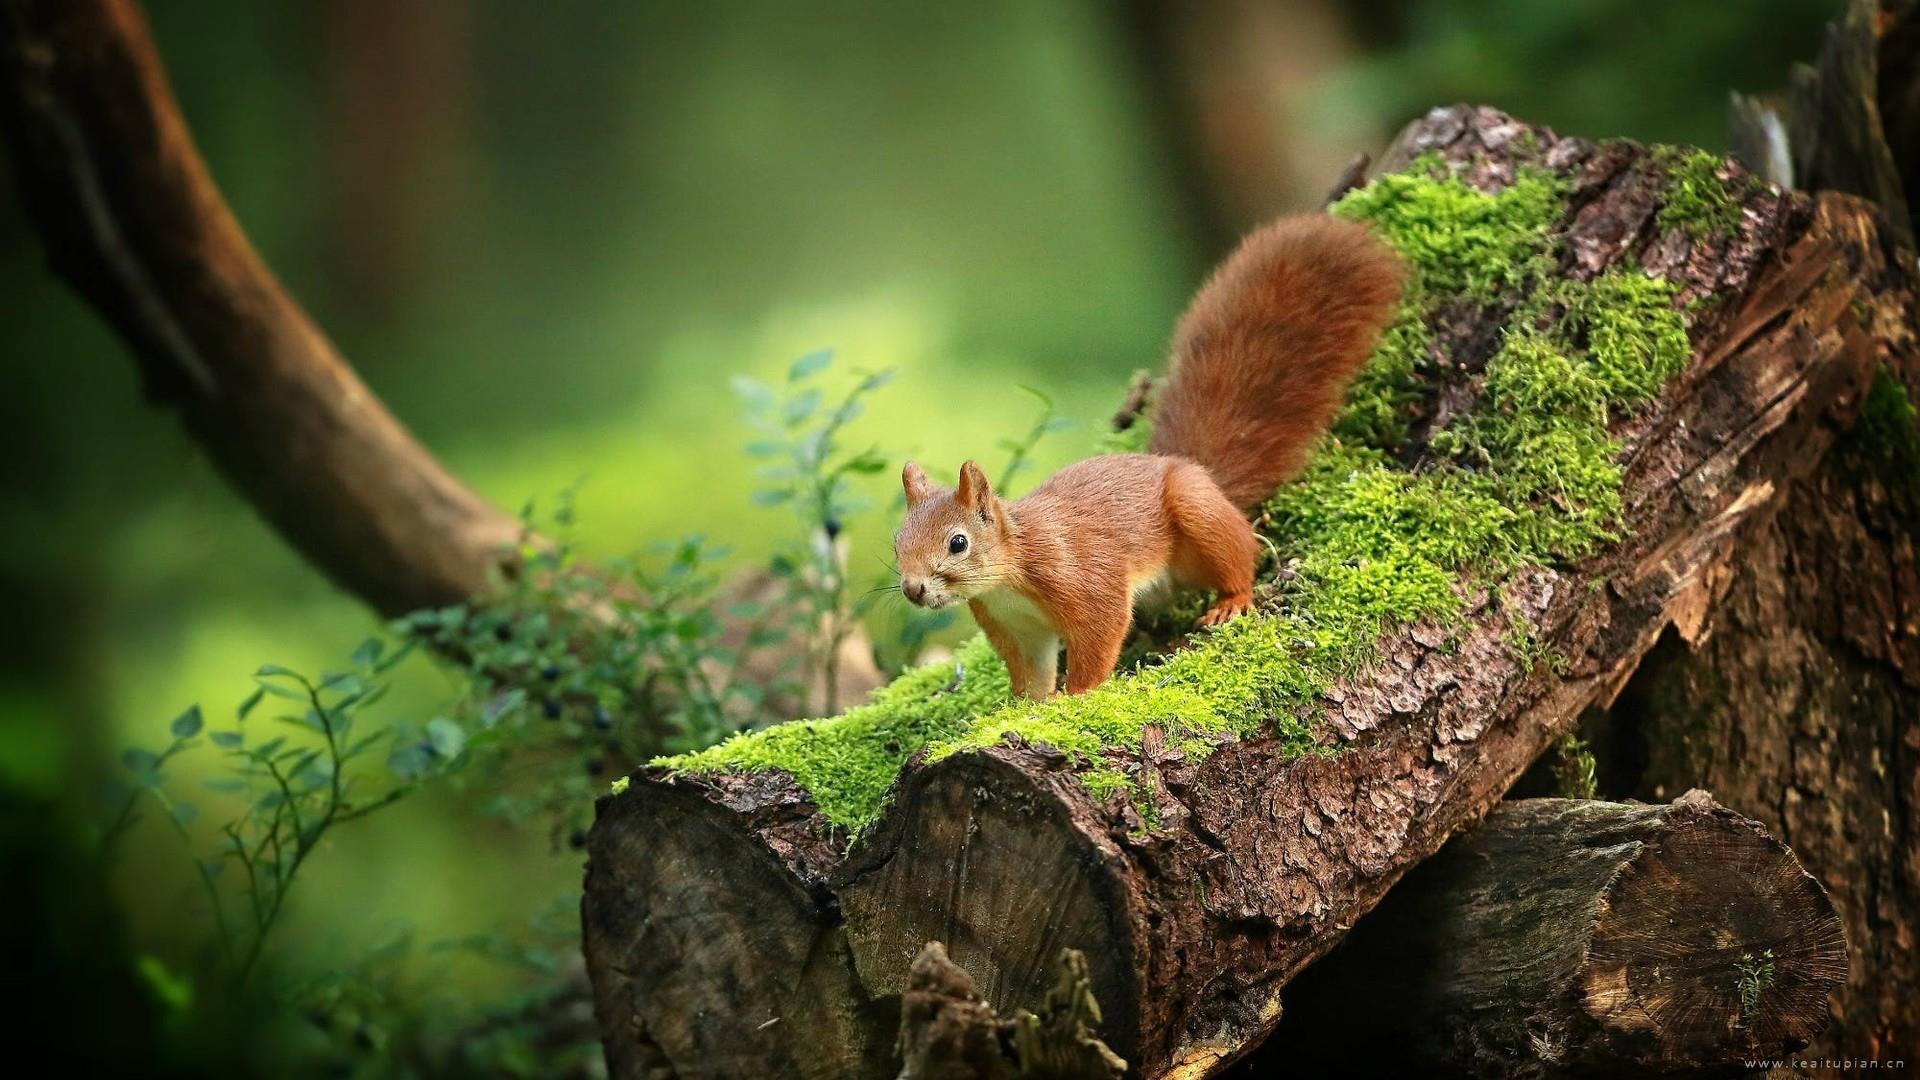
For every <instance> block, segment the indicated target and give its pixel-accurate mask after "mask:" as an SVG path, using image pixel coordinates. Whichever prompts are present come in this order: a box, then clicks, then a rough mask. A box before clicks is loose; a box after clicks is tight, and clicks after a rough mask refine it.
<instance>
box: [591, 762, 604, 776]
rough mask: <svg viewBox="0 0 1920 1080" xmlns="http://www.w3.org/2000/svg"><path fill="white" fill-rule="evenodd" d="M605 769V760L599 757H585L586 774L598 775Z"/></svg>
mask: <svg viewBox="0 0 1920 1080" xmlns="http://www.w3.org/2000/svg"><path fill="white" fill-rule="evenodd" d="M606 771H607V763H606V762H604V761H601V760H600V759H599V758H588V759H587V775H588V776H599V775H600V774H601V773H603V772H606Z"/></svg>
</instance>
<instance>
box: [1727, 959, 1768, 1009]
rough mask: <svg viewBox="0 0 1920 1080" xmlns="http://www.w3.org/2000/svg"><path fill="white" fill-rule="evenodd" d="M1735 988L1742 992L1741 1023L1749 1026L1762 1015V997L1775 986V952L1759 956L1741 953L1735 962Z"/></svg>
mask: <svg viewBox="0 0 1920 1080" xmlns="http://www.w3.org/2000/svg"><path fill="white" fill-rule="evenodd" d="M1734 970H1735V972H1737V974H1736V975H1735V977H1734V987H1735V988H1736V989H1738V990H1739V991H1740V1023H1741V1025H1742V1026H1749V1025H1751V1024H1752V1023H1753V1021H1754V1018H1755V1017H1757V1016H1758V1015H1759V1013H1760V995H1761V994H1764V993H1766V991H1767V990H1768V988H1770V987H1772V986H1773V950H1772V949H1767V950H1765V951H1763V952H1762V953H1761V954H1760V955H1759V956H1757V957H1756V956H1754V955H1753V954H1752V953H1741V954H1740V959H1738V960H1736V961H1734Z"/></svg>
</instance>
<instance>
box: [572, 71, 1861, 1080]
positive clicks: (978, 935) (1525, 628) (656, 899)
mask: <svg viewBox="0 0 1920 1080" xmlns="http://www.w3.org/2000/svg"><path fill="white" fill-rule="evenodd" d="M1382 168H1383V169H1384V170H1386V171H1387V172H1388V173H1395V171H1396V170H1398V172H1397V176H1396V175H1387V176H1379V177H1376V178H1375V179H1374V180H1373V181H1372V182H1371V183H1370V184H1369V185H1368V186H1367V187H1364V188H1361V189H1359V190H1358V191H1356V192H1354V193H1353V194H1351V195H1349V196H1348V197H1347V199H1346V200H1343V202H1342V204H1341V205H1340V206H1339V207H1336V211H1337V212H1343V213H1358V214H1361V215H1363V216H1369V217H1370V219H1371V220H1374V221H1375V222H1376V223H1378V224H1379V225H1380V227H1381V228H1382V230H1383V232H1385V233H1386V234H1387V235H1388V237H1389V239H1391V240H1393V241H1394V242H1395V243H1396V244H1398V245H1400V246H1401V248H1402V250H1403V251H1404V252H1406V253H1407V254H1408V256H1409V258H1410V259H1411V260H1412V261H1413V262H1414V264H1415V267H1416V288H1415V291H1414V294H1413V295H1412V297H1411V298H1410V302H1409V310H1408V314H1407V316H1406V317H1405V318H1404V320H1403V322H1402V323H1401V324H1399V325H1397V326H1396V328H1395V329H1394V331H1393V332H1391V333H1390V334H1389V335H1388V339H1387V343H1386V344H1385V345H1383V348H1382V352H1381V354H1380V355H1379V356H1378V357H1377V358H1376V361H1375V365H1374V367H1373V368H1370V369H1369V372H1368V373H1367V374H1365V375H1363V376H1362V379H1361V382H1360V384H1359V385H1358V386H1357V387H1356V390H1355V394H1354V402H1353V404H1352V405H1350V407H1349V411H1348V413H1347V414H1345V415H1344V416H1343V419H1342V421H1341V423H1340V425H1339V427H1338V428H1337V429H1336V436H1337V437H1336V438H1335V439H1333V440H1330V441H1329V443H1328V444H1327V446H1326V447H1325V448H1324V449H1323V451H1322V452H1321V454H1320V455H1319V456H1317V457H1316V461H1315V464H1313V465H1310V466H1309V469H1308V473H1307V474H1306V475H1305V476H1304V477H1303V478H1302V480H1301V481H1300V482H1299V484H1297V485H1295V487H1294V488H1293V489H1290V490H1289V491H1286V492H1283V493H1282V494H1281V495H1280V496H1279V497H1278V498H1276V500H1275V501H1274V503H1272V504H1270V506H1269V508H1268V512H1267V515H1266V516H1265V517H1264V518H1263V520H1262V528H1263V531H1264V532H1265V533H1266V535H1267V536H1268V537H1269V539H1271V540H1273V541H1274V543H1275V545H1276V547H1277V548H1278V550H1279V556H1280V557H1279V558H1278V559H1276V560H1275V565H1274V566H1273V567H1270V568H1269V571H1268V576H1267V578H1266V582H1265V584H1264V585H1263V592H1262V595H1261V597H1260V598H1259V599H1260V601H1261V604H1260V607H1259V610H1258V611H1257V613H1256V614H1254V615H1249V616H1246V617H1243V618H1241V619H1239V620H1235V622H1233V623H1230V624H1228V626H1227V627H1225V628H1223V629H1222V630H1220V631H1217V632H1215V633H1212V634H1208V635H1203V636H1200V637H1198V638H1195V639H1193V640H1190V641H1184V642H1182V643H1181V646H1182V647H1181V649H1179V650H1178V651H1175V652H1173V653H1171V654H1167V655H1163V656H1149V657H1147V658H1146V659H1144V660H1143V661H1142V662H1141V664H1140V666H1139V667H1138V668H1137V669H1135V670H1133V671H1131V672H1128V673H1123V674H1122V675H1121V676H1120V677H1118V678H1116V679H1115V680H1114V681H1113V682H1112V683H1110V684H1109V685H1108V686H1106V687H1103V688H1101V689H1100V690H1097V691H1095V692H1093V693H1090V694H1087V695H1081V696H1078V697H1074V698H1068V699H1056V700H1055V701H1053V702H1049V703H1047V704H1045V705H1022V704H1019V703H1013V704H1008V703H1006V702H1005V700H1004V695H1005V676H1004V673H1002V672H998V671H997V669H996V666H995V665H994V664H993V663H992V661H991V658H990V655H989V654H986V653H985V652H984V651H983V650H982V649H981V648H980V647H979V646H978V645H973V646H969V647H967V648H966V649H963V650H962V653H961V661H962V662H961V663H960V664H958V665H947V666H944V667H938V666H936V667H934V668H930V669H923V670H922V671H920V672H916V673H913V674H910V675H908V676H906V677H904V678H903V679H902V680H901V681H900V682H898V683H896V684H895V685H894V686H892V687H890V688H888V689H886V690H884V691H882V693H881V694H880V695H879V697H878V698H877V699H876V703H875V704H873V705H869V706H865V707H863V708H862V709H858V710H855V711H854V712H852V713H850V714H848V715H847V716H845V717H841V718H837V719H834V720H828V721H817V722H811V723H807V724H799V725H788V726H786V727H783V728H776V729H772V730H770V731H768V732H766V733H761V734H757V735H753V736H743V737H742V738H741V739H740V740H738V741H737V742H735V743H730V744H725V745H723V746H722V747H720V748H716V750H714V751H712V752H708V753H705V754H702V755H696V756H694V757H691V758H684V759H675V760H670V761H664V762H661V763H658V764H656V765H655V766H653V767H650V768H649V769H647V770H643V771H642V772H640V773H637V774H635V775H634V776H633V777H631V778H630V779H629V780H628V781H626V782H623V784H622V785H620V788H621V790H620V792H619V793H618V794H616V795H613V796H610V797H607V798H605V799H603V800H601V803H600V806H599V820H598V822H597V823H596V825H595V827H594V829H593V832H592V834H591V839H590V844H589V866H588V874H587V882H586V892H585V896H584V898H583V918H584V922H585V929H586V950H587V959H588V965H589V970H590V971H591V973H592V977H593V981H594V985H595V993H596V1002H597V1009H598V1012H599V1016H600V1019H601V1022H602V1026H603V1029H604V1030H605V1032H606V1046H607V1051H608V1061H609V1065H610V1068H611V1069H612V1072H613V1074H614V1075H615V1076H621V1077H625V1076H647V1075H683V1076H734V1075H770V1076H789V1075H792V1076H887V1075H890V1074H892V1072H893V1071H894V1070H895V1069H896V1068H897V1059H896V1058H895V1057H894V1054H893V1036H894V1033H895V1030H896V1027H897V1021H898V1015H899V1008H900V1006H899V1001H900V995H901V993H902V991H903V990H904V989H905V987H906V986H907V985H908V980H909V974H910V970H911V965H912V962H913V960H914V958H915V957H916V956H917V955H918V954H919V953H920V951H921V949H922V948H923V946H924V945H925V944H926V943H927V942H928V941H940V942H944V943H945V945H946V948H947V951H948V952H949V954H950V956H951V958H952V960H953V962H955V963H957V964H958V965H959V966H960V967H961V968H962V969H964V970H965V971H966V972H967V973H968V974H969V975H970V976H971V977H972V978H973V979H974V981H975V982H976V983H977V985H978V987H979V990H980V993H981V994H982V995H983V996H984V998H985V999H986V1001H987V1002H989V1003H990V1004H991V1005H992V1006H993V1007H994V1008H995V1009H997V1010H999V1011H1000V1012H1002V1013H1006V1012H1010V1011H1011V1010H1013V1009H1016V1008H1021V1007H1029V1008H1031V1007H1034V1006H1035V1005H1036V1004H1037V1003H1038V1002H1040V1001H1041V1000H1042V999H1043V997H1044V996H1045V994H1046V992H1047V990H1048V988H1049V986H1050V984H1051V982H1052V965H1053V960H1054V958H1055V957H1056V956H1057V955H1058V954H1059V952H1060V950H1061V949H1063V948H1073V949H1077V950H1079V951H1080V952H1082V953H1083V954H1084V955H1085V956H1086V958H1087V963H1088V973H1089V977H1090V980H1091V987H1092V990H1093V993H1094V995H1095V997H1096V998H1097V1000H1098V1002H1099V1005H1100V1008H1101V1010H1102V1013H1103V1017H1104V1020H1103V1023H1102V1025H1101V1029H1100V1031H1099V1033H1098V1034H1099V1036H1100V1038H1101V1039H1102V1040H1103V1041H1104V1042H1105V1044H1106V1045H1108V1046H1110V1047H1111V1048H1112V1049H1113V1050H1114V1051H1115V1052H1116V1053H1118V1054H1119V1055H1120V1056H1121V1057H1123V1058H1125V1059H1126V1060H1127V1061H1128V1062H1129V1063H1130V1069H1131V1071H1132V1072H1133V1073H1134V1074H1136V1075H1142V1076H1186V1077H1199V1076H1206V1075H1212V1074H1215V1073H1217V1072H1218V1071H1220V1070H1222V1069H1224V1068H1225V1067H1226V1066H1227V1065H1229V1064H1230V1063H1231V1062H1233V1061H1234V1060H1235V1059H1237V1058H1238V1057H1240V1056H1241V1055H1243V1054H1244V1053H1246V1052H1247V1051H1248V1050H1249V1049H1251V1048H1252V1047H1253V1046H1255V1045H1256V1044H1257V1043H1258V1042H1259V1041H1260V1040H1261V1039H1262V1038H1264V1037H1265V1036H1266V1035H1267V1034H1268V1033H1269V1032H1270V1031H1271V1030H1272V1028H1273V1026H1274V1025H1275V1023H1276V1022H1277V1021H1278V1018H1279V1012H1280V992H1281V989H1282V987H1284V986H1285V985H1286V983H1287V981H1288V980H1289V979H1290V978H1292V977H1293V976H1294V975H1295V974H1296V973H1298V972H1299V971H1300V970H1302V969H1303V968H1305V967H1306V966H1307V965H1308V964H1310V963H1311V962H1312V961H1313V960H1315V959H1316V958H1317V957H1319V956H1321V955H1322V954H1324V953H1325V952H1326V951H1327V950H1328V949H1330V948H1332V947H1333V946H1334V944H1336V943H1337V942H1338V941H1339V940H1340V938H1341V936H1342V935H1343V934H1344V933H1345V931H1346V930H1347V928H1348V927H1350V926H1351V925H1352V923H1353V922H1354V921H1355V920H1356V919H1358V918H1359V917H1360V916H1362V915H1363V914H1365V913H1366V912H1367V911H1368V910H1370V909H1371V908H1372V907H1373V906H1374V905H1375V904H1376V903H1377V902H1378V901H1379V900H1380V898H1381V897H1382V896H1383V895H1384V894H1385V893H1386V891H1387V890H1388V889H1389V888H1391V887H1392V886H1393V885H1394V883H1395V882H1396V881H1397V880H1398V879H1399V878H1400V876H1401V875H1402V874H1403V873H1405V872H1406V871H1407V870H1408V869H1410V868H1411V867H1413V866H1414V865H1416V864H1417V863H1419V862H1420V861H1422V860H1423V859H1426V858H1427V857H1429V856H1431V855H1432V854H1433V853H1434V852H1435V851H1437V850H1438V849H1439V848H1440V846H1441V845H1442V844H1443V843H1444V842H1445V841H1446V839H1447V838H1448V837H1449V836H1450V835H1451V834H1452V833H1453V832H1454V831H1455V830H1457V829H1460V828H1462V827H1463V826H1466V825H1469V824H1471V823H1473V822H1474V821H1476V820H1477V819H1479V818H1480V817H1481V816H1482V815H1484V814H1485V813H1486V812H1487V811H1488V810H1489V809H1490V808H1491V807H1492V806H1493V805H1494V803H1495V802H1496V801H1497V800H1498V799H1499V797H1500V795H1501V793H1502V792H1504V791H1505V790H1506V788H1507V787H1508V786H1509V785H1510V784H1511V783H1512V782H1513V781H1514V780H1515V778H1516V777H1518V776H1519V775H1520V774H1521V772H1522V771H1523V770H1524V769H1525V768H1526V767H1527V765H1528V764H1529V763H1530V762H1531V761H1532V760H1533V759H1534V758H1535V757H1536V756H1538V755H1539V753H1540V752H1541V750H1542V749H1543V748H1545V747H1546V746H1547V745H1549V744H1550V743H1551V742H1553V741H1554V740H1556V739H1558V738H1560V737H1561V736H1563V735H1564V734H1565V733H1567V732H1568V731H1569V730H1570V729H1571V728H1572V726H1573V724H1574V722H1575V720H1576V718H1577V717H1578V716H1579V715H1580V714H1581V712H1582V710H1583V709H1585V708H1587V707H1588V706H1590V705H1594V704H1596V703H1605V702H1608V701H1610V700H1611V699H1612V697H1613V696H1614V694H1615V693H1616V692H1617V691H1618V690H1619V688H1620V687H1621V686H1622V685H1623V684H1624V683H1625V682H1626V680H1627V679H1628V678H1629V676H1630V675H1631V674H1632V672H1633V670H1634V668H1635V666H1636V665H1637V664H1638V663H1639V661H1640V659H1641V658H1642V656H1643V655H1644V654H1645V653H1646V651H1647V650H1648V649H1649V648H1650V647H1651V646H1652V645H1653V643H1654V642H1655V641H1656V640H1657V639H1658V638H1659V636H1660V634H1661V632H1662V631H1663V630H1664V629H1665V628H1666V627H1667V626H1669V625H1672V624H1674V623H1676V622H1682V623H1687V622H1691V621H1693V620H1696V619H1697V618H1698V616H1699V612H1698V610H1696V605H1697V604H1698V603H1699V602H1700V600H1701V593H1700V586H1701V583H1703V582H1705V581H1708V580H1711V579H1714V578H1715V577H1716V576H1720V575H1724V574H1725V573H1726V570H1727V567H1728V566H1729V564H1730V563H1731V562H1732V561H1733V560H1734V559H1735V558H1736V557H1737V555H1738V552H1739V550H1740V547H1741V544H1742V542H1743V541H1744V540H1745V539H1746V538H1747V537H1748V536H1749V535H1750V534H1751V533H1752V531H1753V530H1754V528H1755V527H1756V526H1757V525H1758V524H1760V523H1763V522H1764V521H1765V520H1766V519H1767V518H1768V517H1769V515H1770V514H1771V513H1772V512H1773V511H1774V509H1775V507H1776V505H1777V501H1776V493H1777V492H1779V491H1780V490H1781V489H1782V488H1783V487H1785V486H1786V485H1788V484H1790V483H1791V482H1792V481H1793V480H1794V479H1795V478H1796V477H1798V476H1801V475H1804V474H1805V473H1806V472H1807V471H1808V470H1809V469H1811V468H1813V467H1814V466H1815V465H1817V463H1818V462H1819V460H1820V458H1821V455H1822V454H1823V453H1824V452H1825V450H1826V449H1827V447H1828V446H1829V444H1830V443H1831V442H1832V441H1833V439H1834V438H1835V435H1836V433H1837V432H1838V431H1839V430H1841V429H1843V428H1845V427H1846V426H1847V425H1848V424H1850V423H1851V421H1852V419H1853V417H1854V415H1855V414H1856V413H1857V411H1858V409H1859V407H1860V403H1861V401H1862V400H1863V399H1864V397H1865V395H1866V390H1867V387H1868V385H1869V384H1870V382H1871V379H1872V377H1873V369H1874V361H1875V357H1876V355H1877V354H1878V352H1880V351H1881V349H1882V343H1880V342H1879V341H1878V340H1877V339H1876V337H1875V335H1874V331H1873V329H1872V323H1871V320H1863V317H1862V315H1861V312H1862V311H1863V310H1866V309H1870V308H1871V307H1872V305H1874V304H1875V303H1876V302H1877V299H1878V298H1877V297H1876V295H1875V292H1874V290H1875V289H1876V287H1877V284H1876V283H1875V282H1874V281H1872V280H1868V279H1866V278H1864V277H1862V276H1860V275H1859V274H1857V273H1856V271H1855V267H1856V266H1858V265H1860V264H1861V262H1862V258H1861V255H1860V252H1861V250H1862V249H1863V248H1872V247H1877V245H1878V244H1879V242H1880V241H1879V237H1880V232H1879V228H1880V226H1879V223H1878V219H1876V218H1875V217H1874V216H1873V214H1872V213H1871V211H1870V210H1868V209H1866V208H1865V207H1864V205H1863V204H1861V203H1858V202H1857V201H1855V200H1851V199H1848V198H1845V197H1838V196H1834V197H1822V198H1819V199H1806V198H1802V197H1798V196H1793V195H1788V194H1785V193H1782V192H1780V191H1778V190H1776V189H1772V188H1769V187H1767V186H1766V185H1764V184H1760V183H1758V182H1754V181H1751V179H1750V178H1749V177H1748V176H1747V175H1746V174H1745V173H1744V171H1743V170H1742V169H1741V168H1740V167H1739V166H1737V165H1735V164H1733V163H1729V162H1720V161H1718V160H1715V159H1712V158H1709V157H1706V156H1705V155H1700V154H1697V153H1691V154H1690V153H1685V152H1681V151H1674V150H1670V149H1662V148H1652V149H1650V148H1646V147H1642V146H1639V145H1637V144H1633V143H1629V142H1606V143H1592V142H1586V141H1583V140H1578V139H1571V138H1561V137H1558V136H1556V135H1555V134H1554V133H1552V132H1550V131H1547V130H1545V129H1542V128H1537V127H1530V126H1528V125H1525V124H1522V123H1520V122H1518V121H1515V120H1513V119H1512V118H1510V117H1507V116H1505V115H1503V114H1500V113H1498V112H1495V111H1492V110H1488V109H1472V108H1464V107H1463V108H1455V109H1445V110H1438V111H1436V112H1434V113H1432V114H1430V115H1429V116H1427V117H1426V118H1425V119H1423V120H1421V121H1419V122H1418V123H1416V124H1414V125H1413V126H1412V127H1411V128H1410V129H1409V130H1408V131H1407V132H1406V133H1404V134H1403V135H1402V137H1401V139H1400V140H1399V141H1398V142H1397V144H1396V147H1395V149H1394V150H1393V151H1392V152H1391V153H1390V154H1389V155H1388V156H1387V159H1386V161H1385V162H1384V163H1383V166H1382ZM1409 207H1419V208H1423V209H1422V212H1432V213H1436V214H1437V215H1438V216H1433V217H1429V218H1426V219H1409V218H1407V217H1405V216H1398V215H1403V214H1404V213H1405V212H1406V211H1407V210H1408V208H1409ZM1436 207H1437V208H1440V209H1441V210H1444V213H1443V214H1442V213H1439V212H1438V211H1436V210H1435V208H1436ZM1586 424H1591V425H1592V426H1591V427H1583V426H1582V425H1586ZM996 680H997V681H996ZM902 766H904V767H902ZM896 771H897V774H898V775H897V777H895V773H896ZM876 776H878V779H876ZM889 779H891V780H892V783H891V786H889V784H888V780H889ZM849 844H851V846H850V847H849Z"/></svg>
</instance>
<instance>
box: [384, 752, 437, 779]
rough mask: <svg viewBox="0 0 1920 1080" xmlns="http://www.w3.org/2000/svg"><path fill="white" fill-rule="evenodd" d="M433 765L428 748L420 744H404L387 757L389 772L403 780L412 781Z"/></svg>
mask: <svg viewBox="0 0 1920 1080" xmlns="http://www.w3.org/2000/svg"><path fill="white" fill-rule="evenodd" d="M432 765H433V758H432V756H431V755H430V754H429V753H428V751H427V748H426V747H425V746H422V745H421V744H419V743H404V744H402V745H400V746H396V747H394V748H393V752H392V753H390V754H388V755H387V771H388V772H390V773H392V774H393V775H395V776H397V777H399V778H400V779H402V780H412V779H414V778H416V777H418V776H420V775H422V774H423V773H425V772H426V771H427V770H428V769H429V768H431V767H432Z"/></svg>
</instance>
